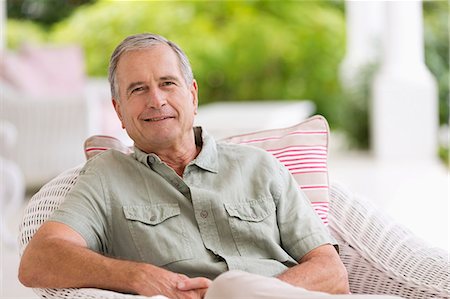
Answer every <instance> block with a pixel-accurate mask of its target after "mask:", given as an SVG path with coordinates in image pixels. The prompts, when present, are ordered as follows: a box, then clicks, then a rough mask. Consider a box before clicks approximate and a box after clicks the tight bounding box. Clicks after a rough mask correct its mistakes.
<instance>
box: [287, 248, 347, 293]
mask: <svg viewBox="0 0 450 299" xmlns="http://www.w3.org/2000/svg"><path fill="white" fill-rule="evenodd" d="M278 278H279V279H281V280H283V281H285V282H287V283H290V284H292V285H295V286H299V287H302V288H304V289H307V290H310V291H320V292H327V293H331V294H348V293H349V285H348V276H347V270H346V269H345V267H344V265H343V264H342V262H341V260H340V258H339V255H338V254H337V252H336V250H335V249H334V247H333V246H332V245H322V246H319V247H317V248H315V249H313V250H311V251H310V252H308V253H307V254H306V255H305V256H303V257H302V259H301V260H300V261H299V264H298V265H296V266H294V267H292V268H290V269H288V270H287V271H285V272H284V273H282V274H280V275H279V276H278Z"/></svg>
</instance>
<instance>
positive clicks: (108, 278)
mask: <svg viewBox="0 0 450 299" xmlns="http://www.w3.org/2000/svg"><path fill="white" fill-rule="evenodd" d="M32 246H33V249H32V250H31V251H28V250H25V252H24V256H23V258H22V261H21V266H20V269H19V279H20V281H21V282H22V283H23V284H24V285H25V286H28V287H34V288H68V287H94V288H103V289H110V290H116V291H121V292H130V293H131V292H134V291H135V290H133V285H132V281H133V276H134V275H135V274H134V273H133V272H135V271H136V268H137V267H138V266H139V265H138V264H137V263H133V262H129V261H121V260H115V259H112V258H108V257H105V256H103V255H100V254H98V253H96V252H94V251H91V250H89V249H87V248H85V247H80V246H76V245H73V244H72V243H71V242H70V241H66V240H60V239H50V240H49V239H46V240H39V241H37V242H34V243H33V244H32ZM149 266H150V265H149Z"/></svg>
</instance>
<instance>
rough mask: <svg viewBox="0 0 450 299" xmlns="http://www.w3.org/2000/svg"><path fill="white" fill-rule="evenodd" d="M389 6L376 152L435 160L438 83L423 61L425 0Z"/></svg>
mask: <svg viewBox="0 0 450 299" xmlns="http://www.w3.org/2000/svg"><path fill="white" fill-rule="evenodd" d="M385 5H386V6H385V9H386V27H385V28H386V29H385V32H384V42H383V44H384V46H383V55H382V63H381V65H380V69H379V71H378V72H377V74H376V75H375V79H374V82H373V95H372V109H371V110H372V113H371V121H372V144H373V152H374V154H375V157H376V158H378V159H379V160H380V161H388V162H394V161H397V162H402V161H403V162H407V161H410V162H428V161H429V162H434V161H435V160H437V131H438V100H437V86H436V82H435V79H434V77H433V75H432V74H431V73H430V71H429V70H428V68H427V67H426V65H425V62H424V41H423V16H422V1H417V0H416V1H388V2H385Z"/></svg>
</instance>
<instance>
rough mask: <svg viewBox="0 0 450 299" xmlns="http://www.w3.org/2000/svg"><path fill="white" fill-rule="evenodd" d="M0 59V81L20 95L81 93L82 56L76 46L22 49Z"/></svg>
mask: <svg viewBox="0 0 450 299" xmlns="http://www.w3.org/2000/svg"><path fill="white" fill-rule="evenodd" d="M2 56H3V59H2V61H1V62H0V70H1V72H0V78H1V79H2V80H5V81H6V82H8V83H9V84H10V85H11V86H13V87H15V88H16V89H17V90H18V91H19V92H21V93H24V94H27V95H29V96H32V97H35V98H43V99H45V98H46V97H61V96H63V97H65V96H76V95H80V94H82V93H83V91H84V90H83V89H84V86H85V70H84V56H83V52H82V50H81V48H80V47H78V46H64V47H31V46H25V47H23V48H21V49H20V50H19V51H18V52H16V53H12V52H5V53H2Z"/></svg>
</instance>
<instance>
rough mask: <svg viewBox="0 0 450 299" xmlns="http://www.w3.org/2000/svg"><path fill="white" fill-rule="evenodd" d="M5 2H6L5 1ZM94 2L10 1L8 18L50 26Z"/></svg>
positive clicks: (68, 0) (73, 0)
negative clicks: (82, 6) (81, 6)
mask: <svg viewBox="0 0 450 299" xmlns="http://www.w3.org/2000/svg"><path fill="white" fill-rule="evenodd" d="M3 1H5V0H3ZM92 1H93V0H8V1H7V2H6V6H7V12H8V17H9V18H13V19H23V20H33V21H35V22H36V23H38V24H40V25H42V26H46V27H47V26H50V25H52V24H54V23H56V22H58V21H60V20H62V19H64V18H66V17H68V16H69V15H70V14H71V13H72V11H73V10H74V9H76V8H78V7H79V6H80V5H82V4H86V3H89V2H92Z"/></svg>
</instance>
